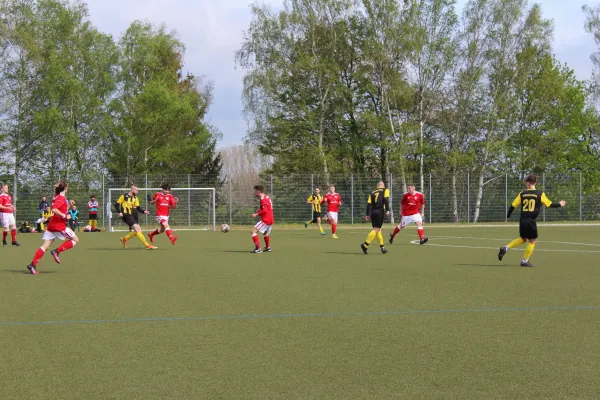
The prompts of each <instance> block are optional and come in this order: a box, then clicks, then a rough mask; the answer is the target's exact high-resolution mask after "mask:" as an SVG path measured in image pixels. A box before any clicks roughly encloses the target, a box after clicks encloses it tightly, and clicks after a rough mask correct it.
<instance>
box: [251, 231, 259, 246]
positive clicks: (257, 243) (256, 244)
mask: <svg viewBox="0 0 600 400" xmlns="http://www.w3.org/2000/svg"><path fill="white" fill-rule="evenodd" d="M252 240H253V241H254V245H255V246H256V248H257V249H260V242H259V241H258V235H257V234H254V235H252Z"/></svg>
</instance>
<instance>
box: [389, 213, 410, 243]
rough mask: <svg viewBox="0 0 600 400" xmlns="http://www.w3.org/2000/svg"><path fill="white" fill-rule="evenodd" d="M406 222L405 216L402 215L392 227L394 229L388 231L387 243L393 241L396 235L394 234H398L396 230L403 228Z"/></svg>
mask: <svg viewBox="0 0 600 400" xmlns="http://www.w3.org/2000/svg"><path fill="white" fill-rule="evenodd" d="M407 224H408V221H407V217H405V216H404V215H403V216H402V217H401V218H400V223H399V224H398V226H396V227H395V228H394V231H393V232H392V233H390V238H389V240H388V241H389V243H390V244H392V243H394V238H395V237H396V235H397V234H398V232H400V231H401V230H402V229H404V227H405V226H406V225H407Z"/></svg>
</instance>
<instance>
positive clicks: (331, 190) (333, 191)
mask: <svg viewBox="0 0 600 400" xmlns="http://www.w3.org/2000/svg"><path fill="white" fill-rule="evenodd" d="M329 193H335V185H334V184H333V183H332V184H331V185H329Z"/></svg>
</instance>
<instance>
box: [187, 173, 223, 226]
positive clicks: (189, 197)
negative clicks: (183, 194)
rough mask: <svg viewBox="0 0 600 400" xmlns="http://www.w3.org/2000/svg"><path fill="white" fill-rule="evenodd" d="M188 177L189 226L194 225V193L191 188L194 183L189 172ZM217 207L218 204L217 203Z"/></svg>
mask: <svg viewBox="0 0 600 400" xmlns="http://www.w3.org/2000/svg"><path fill="white" fill-rule="evenodd" d="M187 176H188V177H187V178H188V182H187V187H188V226H192V212H191V209H192V194H191V190H190V186H191V184H192V181H191V179H190V174H187ZM215 207H216V205H215Z"/></svg>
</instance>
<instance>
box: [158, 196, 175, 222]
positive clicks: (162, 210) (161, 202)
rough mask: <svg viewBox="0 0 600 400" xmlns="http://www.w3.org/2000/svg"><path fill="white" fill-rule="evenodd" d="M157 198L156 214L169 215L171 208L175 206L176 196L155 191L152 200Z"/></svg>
mask: <svg viewBox="0 0 600 400" xmlns="http://www.w3.org/2000/svg"><path fill="white" fill-rule="evenodd" d="M155 200H156V216H157V217H168V216H169V211H170V209H171V208H175V207H176V206H177V203H175V197H173V195H172V194H170V193H169V194H163V193H160V192H158V193H154V196H153V197H152V201H155Z"/></svg>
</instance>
